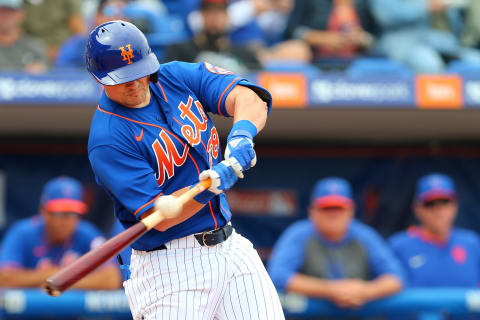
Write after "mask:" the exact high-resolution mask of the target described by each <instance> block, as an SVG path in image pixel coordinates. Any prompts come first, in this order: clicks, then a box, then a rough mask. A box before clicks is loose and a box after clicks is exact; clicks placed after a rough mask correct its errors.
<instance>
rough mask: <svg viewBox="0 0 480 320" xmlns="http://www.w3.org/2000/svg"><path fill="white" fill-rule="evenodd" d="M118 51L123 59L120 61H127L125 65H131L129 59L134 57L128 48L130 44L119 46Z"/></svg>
mask: <svg viewBox="0 0 480 320" xmlns="http://www.w3.org/2000/svg"><path fill="white" fill-rule="evenodd" d="M125 47H127V50H125ZM118 49H120V51H121V54H122V57H123V60H122V61H127V60H128V62H127V64H131V63H132V60H131V59H132V58H133V57H135V56H134V55H133V50H132V48H131V47H130V43H129V44H127V45H125V46H121V47H120V48H118Z"/></svg>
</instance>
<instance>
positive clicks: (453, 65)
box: [445, 60, 480, 75]
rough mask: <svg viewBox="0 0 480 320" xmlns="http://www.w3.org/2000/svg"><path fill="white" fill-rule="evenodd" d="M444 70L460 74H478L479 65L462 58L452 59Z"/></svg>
mask: <svg viewBox="0 0 480 320" xmlns="http://www.w3.org/2000/svg"><path fill="white" fill-rule="evenodd" d="M445 71H446V72H447V73H456V74H461V75H478V74H480V66H479V65H475V64H471V63H469V62H466V61H462V60H453V61H451V62H450V63H449V64H448V65H447V68H446V70H445Z"/></svg>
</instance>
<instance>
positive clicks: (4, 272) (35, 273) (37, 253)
mask: <svg viewBox="0 0 480 320" xmlns="http://www.w3.org/2000/svg"><path fill="white" fill-rule="evenodd" d="M39 209H40V214H39V215H35V216H33V217H31V218H27V219H23V220H20V221H19V222H17V223H15V224H14V225H13V226H12V227H11V228H10V229H9V230H8V232H7V234H6V235H5V237H4V239H3V241H2V244H1V250H0V287H17V288H19V287H39V286H40V285H42V284H43V283H44V282H45V279H47V278H48V277H49V276H51V275H53V274H54V273H56V272H58V270H59V268H61V267H64V266H66V265H68V264H70V263H72V262H73V261H74V260H76V259H77V258H78V257H80V256H81V255H83V254H85V253H87V252H88V251H89V250H91V249H93V248H95V247H97V246H99V245H101V244H102V243H103V242H104V241H105V238H104V237H103V236H102V235H101V233H100V231H99V230H98V229H97V228H96V227H95V226H94V225H92V224H91V223H89V222H88V221H82V220H81V219H80V216H82V215H84V214H85V213H86V212H87V209H88V208H87V205H86V204H85V203H84V202H83V188H82V186H81V184H80V182H78V181H77V180H75V179H73V178H70V177H66V176H62V177H58V178H54V179H52V180H50V181H49V182H47V184H45V187H44V188H43V192H42V196H41V199H40V208H39ZM120 280H121V279H120V273H119V270H118V268H117V267H116V266H115V264H114V263H113V261H110V262H108V263H107V264H106V265H104V266H102V267H101V268H100V269H99V270H97V271H95V272H93V273H91V274H90V275H88V276H87V277H85V278H83V279H82V280H80V281H79V282H77V283H76V284H75V288H77V289H78V288H81V289H117V288H118V287H119V286H120Z"/></svg>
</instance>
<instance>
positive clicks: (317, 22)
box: [286, 0, 375, 59]
mask: <svg viewBox="0 0 480 320" xmlns="http://www.w3.org/2000/svg"><path fill="white" fill-rule="evenodd" d="M374 31H375V24H374V23H373V19H371V18H370V12H369V10H368V6H367V0H358V1H353V0H305V1H296V2H295V5H294V8H293V11H292V13H291V15H290V19H289V21H288V24H287V28H286V36H287V38H295V39H301V40H303V41H305V42H307V43H308V44H309V45H310V46H311V47H312V48H313V49H314V51H315V53H316V57H317V58H331V57H335V58H346V59H351V58H354V57H355V56H357V55H358V54H360V53H361V52H363V51H366V50H368V49H369V48H371V47H372V45H373V43H374V41H373V40H374V38H373V36H372V33H373V32H374Z"/></svg>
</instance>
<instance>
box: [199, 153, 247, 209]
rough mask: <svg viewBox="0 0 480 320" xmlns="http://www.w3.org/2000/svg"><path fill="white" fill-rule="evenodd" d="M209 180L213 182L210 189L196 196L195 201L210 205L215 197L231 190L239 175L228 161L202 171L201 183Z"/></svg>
mask: <svg viewBox="0 0 480 320" xmlns="http://www.w3.org/2000/svg"><path fill="white" fill-rule="evenodd" d="M208 178H210V179H211V180H212V183H211V185H210V187H209V188H208V189H207V190H205V191H203V192H202V193H200V194H198V195H197V196H195V197H194V199H195V201H197V202H200V203H208V202H209V201H210V200H211V199H212V198H213V197H214V196H216V195H218V194H220V193H222V192H224V191H226V190H228V189H230V188H231V187H232V186H233V185H234V184H235V182H237V180H238V177H237V174H236V173H235V170H234V169H233V167H232V165H231V163H230V162H229V161H228V160H223V161H222V162H220V163H217V164H216V165H214V166H213V167H212V168H211V169H208V170H204V171H202V172H201V173H200V175H199V177H198V179H199V180H200V181H203V180H206V179H208Z"/></svg>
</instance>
